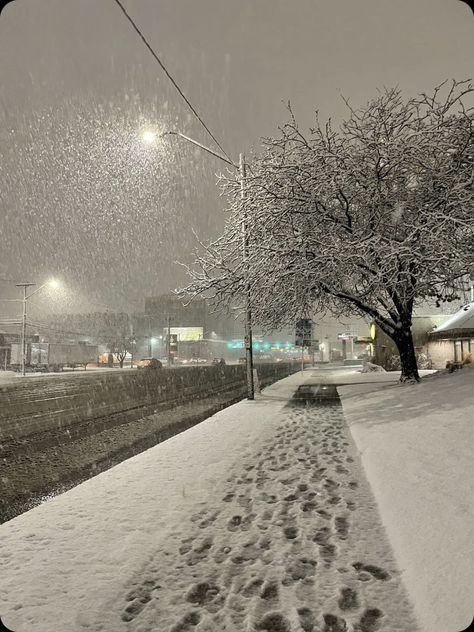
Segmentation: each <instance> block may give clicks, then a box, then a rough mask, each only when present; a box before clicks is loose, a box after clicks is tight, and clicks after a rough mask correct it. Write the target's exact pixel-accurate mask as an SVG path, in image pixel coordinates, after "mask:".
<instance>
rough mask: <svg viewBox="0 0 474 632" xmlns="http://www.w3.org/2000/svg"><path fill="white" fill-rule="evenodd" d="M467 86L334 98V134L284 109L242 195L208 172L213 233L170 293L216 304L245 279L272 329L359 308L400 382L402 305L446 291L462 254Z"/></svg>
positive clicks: (467, 230) (412, 368) (409, 343)
mask: <svg viewBox="0 0 474 632" xmlns="http://www.w3.org/2000/svg"><path fill="white" fill-rule="evenodd" d="M446 90H447V92H446ZM472 92H473V89H472V87H471V85H470V84H469V85H468V84H467V83H466V82H453V83H452V85H451V86H450V87H449V88H446V85H445V84H443V86H440V87H438V88H436V90H435V91H434V94H433V95H432V96H427V95H421V96H419V97H416V98H410V99H408V100H404V99H403V98H402V96H401V92H400V91H399V90H395V89H389V90H385V91H384V92H382V93H380V94H379V96H378V97H377V98H376V99H374V100H373V101H370V102H369V103H368V105H367V106H366V107H364V108H362V109H360V110H354V109H352V108H351V106H350V105H349V103H348V102H346V103H347V106H348V108H349V116H348V118H347V120H346V121H344V122H343V123H342V125H341V128H340V130H338V131H336V130H334V129H333V128H332V126H331V123H330V122H329V123H327V124H326V125H324V126H321V125H320V124H319V123H318V122H317V123H316V126H315V127H314V128H313V129H311V130H310V132H309V134H307V135H305V134H304V133H303V132H302V131H301V130H300V129H299V127H298V124H297V123H296V120H295V118H294V117H293V114H292V113H291V110H290V121H289V122H288V123H287V124H286V125H284V127H283V128H281V135H280V136H279V137H278V138H275V139H264V141H263V150H262V153H261V154H259V155H256V156H254V157H253V159H252V160H251V161H249V168H248V177H247V178H246V181H245V198H244V199H242V197H241V190H240V182H239V179H238V177H237V176H236V177H234V176H233V175H227V176H225V177H222V184H223V187H224V191H225V192H226V194H227V195H228V198H229V200H230V209H229V211H230V212H229V217H228V220H227V223H226V227H225V231H224V234H223V235H222V236H221V237H220V238H219V239H218V240H217V241H216V242H214V243H212V244H210V245H209V246H205V247H204V251H203V252H200V253H199V252H197V253H196V257H195V262H194V265H193V266H192V267H190V268H188V271H189V274H190V276H191V278H192V281H191V283H190V284H189V286H188V287H187V288H185V289H184V292H185V293H187V294H188V295H191V296H194V295H197V294H203V293H204V294H206V295H207V296H208V297H209V298H210V299H211V300H212V301H213V302H214V303H215V305H216V306H217V307H218V308H219V307H220V308H222V309H224V308H228V307H230V306H231V305H235V304H236V303H237V304H242V302H243V297H244V295H245V292H246V290H247V287H248V285H247V284H249V286H250V294H251V304H252V313H253V319H254V322H256V323H257V324H260V325H262V326H264V327H267V328H272V329H273V328H279V327H281V326H282V325H284V324H287V323H292V322H294V319H295V318H296V317H298V316H302V315H305V314H308V313H310V312H317V313H324V312H328V311H329V312H331V313H333V314H335V315H337V316H340V315H342V314H344V315H362V316H365V317H366V318H368V319H370V320H372V321H374V322H375V323H377V324H378V325H379V327H380V328H381V329H382V330H383V331H384V332H385V333H386V334H387V335H388V336H390V338H392V340H393V341H394V343H395V344H396V346H397V349H398V351H399V354H400V361H401V369H402V374H401V380H402V381H405V380H418V379H419V376H418V369H417V363H416V357H415V350H414V346H413V340H412V334H411V324H412V314H413V309H414V307H415V306H416V305H417V304H419V303H421V302H424V301H425V300H427V299H431V298H434V299H436V300H450V299H453V298H454V297H455V296H456V293H457V290H458V288H459V284H460V280H461V279H462V278H463V276H465V275H466V272H467V270H468V266H469V265H472V262H473V248H474V246H473V243H474V230H473V163H474V161H473V156H474V146H473V144H474V143H473V113H472V108H471V109H466V107H465V106H464V105H463V97H466V95H469V96H471V95H472ZM243 228H244V230H245V232H246V234H247V248H246V257H245V260H244V261H243V259H242V229H243Z"/></svg>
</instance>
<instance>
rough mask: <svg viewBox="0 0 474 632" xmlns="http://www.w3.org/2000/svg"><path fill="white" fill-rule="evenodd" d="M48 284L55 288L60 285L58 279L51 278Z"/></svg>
mask: <svg viewBox="0 0 474 632" xmlns="http://www.w3.org/2000/svg"><path fill="white" fill-rule="evenodd" d="M48 285H49V287H52V288H53V289H54V290H55V289H57V288H58V287H59V281H57V280H56V279H51V280H50V281H48Z"/></svg>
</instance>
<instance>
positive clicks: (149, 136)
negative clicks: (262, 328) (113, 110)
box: [142, 131, 255, 399]
mask: <svg viewBox="0 0 474 632" xmlns="http://www.w3.org/2000/svg"><path fill="white" fill-rule="evenodd" d="M160 136H161V137H162V136H179V137H180V138H183V139H184V140H186V141H188V142H189V143H191V144H193V145H196V146H197V147H199V148H200V149H202V150H203V151H206V152H207V153H208V154H211V156H214V157H215V158H219V160H222V161H223V162H225V163H227V164H228V165H231V166H232V167H234V168H235V169H238V171H239V179H240V196H241V199H242V201H243V203H245V198H246V190H245V180H246V165H245V157H244V155H243V154H240V155H239V164H236V163H235V162H233V161H232V160H229V158H227V157H226V156H223V155H222V154H218V153H217V152H215V151H213V150H212V149H210V148H209V147H206V145H203V144H201V143H199V142H198V141H197V140H194V139H193V138H190V137H189V136H186V135H185V134H182V133H181V132H177V131H169V132H163V133H161V134H160ZM142 138H143V140H144V141H145V142H146V143H153V142H154V140H155V135H154V134H153V132H148V131H145V132H143V134H142ZM248 247H249V244H248V231H247V222H246V213H245V212H244V218H243V220H242V255H243V263H244V274H245V360H246V367H247V399H254V398H255V388H254V379H253V352H252V309H251V295H250V281H249V278H248V263H247V259H248Z"/></svg>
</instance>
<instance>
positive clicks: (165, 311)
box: [145, 294, 235, 338]
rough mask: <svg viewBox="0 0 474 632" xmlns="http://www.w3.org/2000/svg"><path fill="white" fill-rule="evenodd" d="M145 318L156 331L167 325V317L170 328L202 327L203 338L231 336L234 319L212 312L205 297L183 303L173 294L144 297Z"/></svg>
mask: <svg viewBox="0 0 474 632" xmlns="http://www.w3.org/2000/svg"><path fill="white" fill-rule="evenodd" d="M147 318H148V319H149V320H150V321H151V323H152V327H153V329H154V330H157V331H158V330H159V329H162V330H163V329H166V328H167V327H168V319H169V322H170V325H171V327H172V328H202V335H203V338H210V337H211V336H212V334H214V336H217V337H220V338H232V337H233V335H234V329H235V324H234V321H233V320H232V319H231V318H229V317H226V316H225V315H221V314H215V313H212V312H211V310H210V308H209V305H208V303H207V301H206V300H205V299H202V298H199V299H194V300H192V301H191V302H190V303H189V304H188V305H185V304H184V302H183V300H182V299H180V298H179V297H177V296H176V295H175V294H163V295H161V296H150V297H146V298H145V319H147ZM183 335H184V333H183Z"/></svg>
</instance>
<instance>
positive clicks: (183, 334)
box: [164, 327, 204, 342]
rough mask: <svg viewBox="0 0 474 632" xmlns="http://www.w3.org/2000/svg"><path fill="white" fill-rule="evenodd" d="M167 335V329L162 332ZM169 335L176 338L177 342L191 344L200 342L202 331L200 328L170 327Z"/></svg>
mask: <svg viewBox="0 0 474 632" xmlns="http://www.w3.org/2000/svg"><path fill="white" fill-rule="evenodd" d="M164 333H165V335H167V334H168V328H167V327H166V329H165V330H164ZM170 334H171V335H172V336H173V335H174V336H177V337H178V338H177V339H178V341H179V342H193V341H198V340H202V338H203V334H204V329H203V328H202V327H170Z"/></svg>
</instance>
